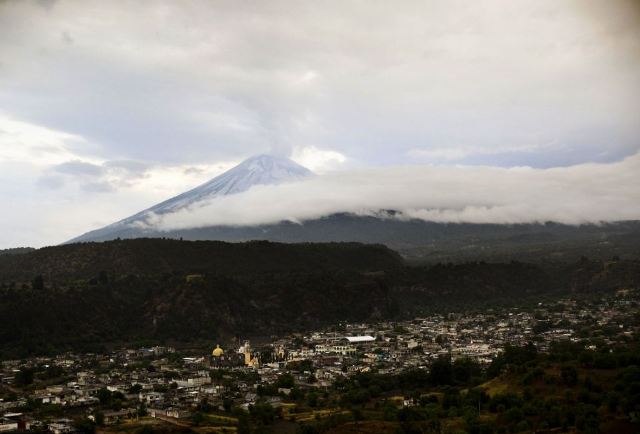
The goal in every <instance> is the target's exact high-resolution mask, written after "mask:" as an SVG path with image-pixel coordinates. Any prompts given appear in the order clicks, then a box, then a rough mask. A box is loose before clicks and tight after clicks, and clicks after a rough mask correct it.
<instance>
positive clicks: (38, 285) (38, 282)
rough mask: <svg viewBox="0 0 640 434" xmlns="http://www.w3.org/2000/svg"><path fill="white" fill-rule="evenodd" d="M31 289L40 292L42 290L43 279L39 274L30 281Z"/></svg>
mask: <svg viewBox="0 0 640 434" xmlns="http://www.w3.org/2000/svg"><path fill="white" fill-rule="evenodd" d="M31 288H33V289H35V290H36V291H42V290H43V289H44V278H43V277H42V275H41V274H38V275H37V276H36V277H34V278H33V280H32V281H31Z"/></svg>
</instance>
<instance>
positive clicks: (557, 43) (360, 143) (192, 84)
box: [0, 0, 640, 167]
mask: <svg viewBox="0 0 640 434" xmlns="http://www.w3.org/2000/svg"><path fill="white" fill-rule="evenodd" d="M639 9H640V8H639V7H638V6H637V2H633V1H629V2H627V1H612V2H606V6H603V3H602V2H600V1H597V0H580V1H566V2H557V1H553V0H531V1H524V2H518V3H507V4H505V2H501V1H494V2H482V3H473V2H472V3H471V4H470V3H469V2H458V1H455V0H454V1H448V2H439V1H427V2H422V1H421V2H412V1H408V2H401V3H394V4H391V3H385V2H382V3H374V4H367V5H363V4H362V3H360V2H348V1H347V2H344V1H340V2H333V3H332V2H329V3H326V2H323V3H321V4H320V3H310V2H278V1H276V2H257V3H254V4H252V6H251V8H247V7H244V6H242V5H241V4H238V3H237V2H234V1H229V2H224V1H223V2H213V3H212V2H207V1H195V0H194V1H188V2H180V3H173V2H162V1H155V2H145V3H144V4H143V3H135V2H133V3H126V4H124V3H118V2H115V3H114V2H100V1H82V2H80V1H63V0H61V1H59V2H56V3H48V4H47V7H46V8H42V7H39V6H38V5H37V4H36V3H32V2H3V3H2V4H0V52H2V53H3V68H2V70H1V71H0V106H2V107H6V108H8V109H9V110H10V113H11V114H12V115H14V116H15V117H17V118H18V119H22V120H26V121H29V122H33V123H36V124H38V125H44V126H48V127H50V128H54V129H57V130H61V131H67V132H70V133H75V134H78V135H80V136H83V137H85V138H87V139H88V141H89V142H91V143H96V144H98V145H99V147H98V148H97V149H92V150H91V152H93V153H94V154H97V155H98V156H99V157H101V158H103V159H105V160H112V159H129V160H142V161H154V162H158V163H168V164H192V163H196V162H198V163H200V162H215V161H219V160H225V159H226V160H233V159H239V158H242V157H245V156H247V155H251V154H255V153H259V152H265V151H269V150H271V151H272V152H275V153H280V154H290V153H291V150H292V147H293V146H297V145H313V146H318V147H330V148H332V149H336V150H339V151H340V152H342V153H344V154H346V155H347V156H349V157H350V158H353V159H354V160H358V161H363V162H365V163H369V164H378V165H379V164H393V163H395V164H398V163H405V162H408V161H411V160H413V159H415V158H416V157H415V154H412V152H413V151H415V150H416V149H420V150H425V151H429V150H433V149H436V150H437V149H450V150H453V151H454V152H455V151H456V150H458V149H464V150H474V149H475V150H477V152H476V153H473V152H466V153H465V155H464V156H463V157H460V158H459V159H456V161H459V162H462V163H467V164H493V165H501V166H512V165H523V164H527V165H533V166H537V167H553V166H559V165H570V164H576V163H581V162H585V161H601V162H606V161H615V160H619V159H621V158H623V157H624V156H628V155H631V154H633V153H635V152H636V151H637V150H638V149H639V148H640V143H639V142H638V137H640V121H639V119H638V115H637V113H640V99H638V98H637V97H636V95H638V94H640V74H638V71H639V70H640V55H639V54H638V53H640V42H639V41H640V19H639V15H638V12H639ZM26 23H29V25H25V24H26ZM71 40H72V41H73V43H69V42H70V41H71ZM43 71H46V75H47V79H46V80H43V79H42V74H43ZM548 143H555V144H557V149H556V150H554V151H551V152H550V151H549V150H547V149H537V147H538V146H540V145H544V144H548ZM500 149H507V150H508V151H505V152H499V150H500ZM80 150H81V151H82V150H83V148H81V149H80ZM84 150H85V151H86V149H84ZM423 155H427V156H428V157H424V158H423V159H422V161H423V162H427V163H428V162H447V161H451V159H440V158H439V157H437V154H433V153H432V154H429V153H428V152H427V153H425V154H423Z"/></svg>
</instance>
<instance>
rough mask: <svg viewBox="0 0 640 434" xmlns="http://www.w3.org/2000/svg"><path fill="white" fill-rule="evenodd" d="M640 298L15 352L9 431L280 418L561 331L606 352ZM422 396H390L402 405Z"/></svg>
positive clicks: (629, 333)
mask: <svg viewBox="0 0 640 434" xmlns="http://www.w3.org/2000/svg"><path fill="white" fill-rule="evenodd" d="M637 307H638V294H637V293H636V292H635V291H633V290H623V291H618V292H617V293H615V295H607V296H605V297H594V298H592V299H588V298H582V299H578V298H564V299H560V300H555V301H541V302H539V303H536V304H533V305H530V306H522V307H519V308H515V307H514V308H495V309H490V310H487V311H484V312H466V313H463V312H460V313H449V314H447V315H429V316H422V317H418V318H414V319H411V320H405V321H381V322H376V323H340V324H335V325H334V326H331V327H328V328H325V329H323V330H317V331H309V332H306V333H294V334H290V335H287V336H282V337H273V338H272V339H269V340H268V341H266V342H258V341H255V342H254V341H251V340H249V339H247V340H244V339H239V338H236V339H231V340H227V341H213V342H211V347H210V348H209V349H208V350H207V352H206V353H204V351H200V352H199V350H198V349H194V348H178V347H176V348H174V347H170V346H152V347H145V348H135V349H133V348H124V349H119V350H114V351H113V352H110V353H108V354H74V353H65V354H60V355H56V356H51V357H32V358H28V359H24V360H5V361H3V362H2V369H1V370H0V380H1V384H0V431H2V432H6V431H18V430H19V431H24V430H33V431H40V432H43V431H48V432H51V433H54V434H62V433H68V432H78V431H80V432H86V431H87V429H88V428H91V430H93V429H95V427H100V428H101V429H109V427H112V426H118V425H121V424H138V425H145V424H146V425H149V426H162V425H170V426H173V427H182V428H185V427H191V428H195V427H202V429H204V431H202V432H235V431H236V430H238V429H239V424H240V423H241V420H240V419H241V418H242V414H244V413H246V414H249V413H250V412H256V411H258V410H260V411H263V412H265V413H266V414H267V416H266V417H267V419H269V420H273V419H276V418H279V419H281V420H283V421H288V422H290V423H304V422H305V421H306V420H318V419H322V418H323V417H330V416H331V415H335V414H341V413H342V412H344V411H345V408H346V407H345V405H344V399H342V400H340V398H339V394H338V393H337V392H336V390H339V387H337V386H336V385H337V384H340V382H344V381H348V379H349V378H352V377H354V376H357V375H362V374H365V373H375V374H376V375H396V374H399V373H402V372H407V371H412V370H419V371H424V372H429V371H430V370H431V368H432V366H433V364H434V362H435V361H437V360H442V359H447V360H449V361H450V363H452V364H453V366H454V367H455V366H456V364H457V363H458V364H461V363H468V364H471V365H469V366H473V367H475V368H474V369H479V370H481V371H486V370H487V368H489V367H490V366H491V364H492V362H493V361H495V360H496V358H497V357H499V356H500V355H501V354H502V353H503V352H504V351H505V348H507V347H525V346H534V347H535V350H536V351H537V352H539V353H546V352H548V351H549V350H550V348H551V347H552V346H553V345H554V343H556V342H571V343H574V344H579V345H580V346H581V347H582V348H584V349H585V350H588V351H592V352H593V353H594V354H599V353H598V352H599V350H600V348H599V347H600V346H606V347H607V348H608V347H610V346H612V345H615V344H616V343H625V342H630V341H633V340H637V336H638V332H639V331H640V322H639V320H638V316H637V312H638V309H637ZM465 366H466V365H465ZM474 372H475V371H474ZM471 375H474V374H471ZM383 395H384V394H383ZM343 398H344V397H343ZM418 399H419V396H418V397H416V396H405V395H400V396H393V397H391V395H388V396H385V401H386V402H392V403H393V405H395V406H396V407H397V408H403V407H410V406H413V405H416V404H417V401H418ZM365 400H366V398H365ZM243 412H244V413H243ZM239 420H240V421H239ZM269 420H267V421H266V423H269ZM205 428H206V429H205Z"/></svg>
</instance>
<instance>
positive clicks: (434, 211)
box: [137, 154, 640, 231]
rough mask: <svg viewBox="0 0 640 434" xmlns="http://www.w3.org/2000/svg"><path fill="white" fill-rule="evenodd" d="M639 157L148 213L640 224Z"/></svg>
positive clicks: (221, 221)
mask: <svg viewBox="0 0 640 434" xmlns="http://www.w3.org/2000/svg"><path fill="white" fill-rule="evenodd" d="M639 185H640V154H636V155H634V156H631V157H629V158H626V159H625V160H623V161H620V162H617V163H611V164H581V165H576V166H571V167H564V168H553V169H533V168H528V167H518V168H509V169H505V168H496V167H477V166H476V167H463V166H455V167H452V166H406V167H390V168H379V169H365V170H354V171H345V172H334V173H328V174H325V175H321V176H316V177H313V178H310V179H308V180H304V181H301V182H295V183H287V184H281V185H258V186H255V187H253V188H252V189H250V190H249V191H246V192H243V193H240V194H235V195H229V196H223V197H216V198H214V199H212V200H208V201H201V202H198V203H195V204H193V205H191V206H189V207H188V208H185V209H181V210H179V211H177V212H174V213H170V214H164V215H156V214H150V215H149V216H148V217H147V219H146V222H145V223H137V224H138V225H139V226H140V227H145V228H148V229H155V230H167V231H168V230H176V229H186V228H199V227H205V226H212V225H230V226H243V225H258V224H269V223H276V222H279V221H282V220H291V221H300V222H301V221H304V220H308V219H314V218H318V217H322V216H326V215H330V214H333V213H337V212H351V213H355V214H373V213H376V212H377V211H379V210H390V209H391V210H397V211H401V212H402V215H403V216H404V217H412V218H419V219H423V220H427V221H435V222H468V223H527V222H544V221H555V222H560V223H567V224H581V223H598V222H604V221H620V220H636V219H640V188H638V186H639Z"/></svg>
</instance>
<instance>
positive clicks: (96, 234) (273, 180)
mask: <svg viewBox="0 0 640 434" xmlns="http://www.w3.org/2000/svg"><path fill="white" fill-rule="evenodd" d="M312 175H313V172H311V171H310V170H309V169H307V168H306V167H303V166H301V165H299V164H298V163H296V162H294V161H292V160H290V159H288V158H284V157H276V156H272V155H257V156H254V157H251V158H248V159H246V160H244V161H243V162H242V163H240V164H238V165H237V166H235V167H233V168H232V169H229V170H227V171H226V172H224V173H223V174H221V175H219V176H216V177H215V178H213V179H211V180H210V181H207V182H205V183H204V184H202V185H200V186H198V187H196V188H194V189H192V190H189V191H186V192H184V193H182V194H180V195H178V196H175V197H172V198H171V199H168V200H166V201H164V202H161V203H159V204H157V205H154V206H152V207H151V208H148V209H146V210H144V211H141V212H139V213H137V214H134V215H132V216H131V217H127V218H125V219H123V220H120V221H119V222H117V223H113V224H111V225H109V226H106V227H104V228H102V229H98V230H95V231H92V232H89V233H87V234H84V235H81V236H80V237H78V238H75V239H73V240H71V242H77V241H87V240H93V239H105V238H108V237H109V234H110V233H111V232H117V231H120V230H122V228H123V227H125V226H131V225H132V224H134V223H136V222H141V221H144V220H146V219H147V217H148V216H149V215H151V214H152V213H153V214H167V213H171V212H175V211H178V210H180V209H183V208H187V207H189V206H191V205H193V204H195V203H197V202H201V201H204V200H210V199H213V198H215V197H218V196H225V195H229V194H236V193H242V192H243V191H247V190H249V189H250V188H251V187H253V186H255V185H273V184H281V183H285V182H293V181H299V180H301V179H303V178H307V177H309V176H312Z"/></svg>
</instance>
